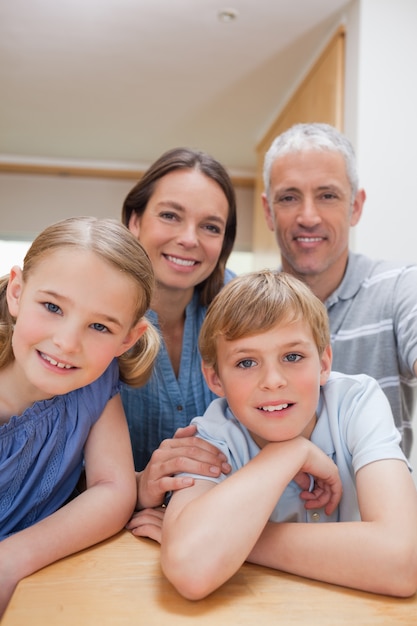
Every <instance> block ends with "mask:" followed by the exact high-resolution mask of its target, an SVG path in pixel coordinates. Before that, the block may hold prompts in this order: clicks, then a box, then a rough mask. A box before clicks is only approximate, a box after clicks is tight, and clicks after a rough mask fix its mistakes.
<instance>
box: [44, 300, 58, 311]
mask: <svg viewBox="0 0 417 626" xmlns="http://www.w3.org/2000/svg"><path fill="white" fill-rule="evenodd" d="M44 307H45V309H46V310H47V311H50V313H61V309H60V308H59V306H58V305H57V304H54V303H53V302H44Z"/></svg>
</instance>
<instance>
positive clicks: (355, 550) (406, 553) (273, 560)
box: [247, 460, 417, 597]
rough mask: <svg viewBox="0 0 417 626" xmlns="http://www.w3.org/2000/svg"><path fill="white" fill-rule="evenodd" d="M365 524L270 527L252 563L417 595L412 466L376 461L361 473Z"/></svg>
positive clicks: (385, 591) (390, 592)
mask: <svg viewBox="0 0 417 626" xmlns="http://www.w3.org/2000/svg"><path fill="white" fill-rule="evenodd" d="M356 479H357V492H358V500H359V506H360V512H361V518H362V521H358V522H343V521H341V522H335V523H323V524H320V523H319V524H307V523H305V524H303V523H298V524H274V523H271V522H270V523H268V524H267V525H266V527H265V529H264V531H263V532H262V534H261V536H260V537H259V540H258V541H257V543H256V545H255V546H254V548H253V550H252V551H251V554H250V555H249V556H248V559H247V560H248V561H251V562H254V563H257V564H261V565H265V566H268V567H273V568H276V569H281V570H283V571H287V572H290V573H292V574H298V575H300V576H304V577H307V578H312V579H316V580H321V581H324V582H329V583H334V584H338V585H343V586H346V587H352V588H356V589H362V590H365V591H370V592H374V593H381V594H387V595H394V596H403V597H406V596H410V595H413V594H414V593H415V592H416V590H417V492H416V489H415V486H414V484H413V481H412V478H411V476H410V473H409V470H408V468H407V465H406V464H405V463H404V462H403V461H400V460H383V461H376V462H374V463H370V464H368V465H365V466H364V467H363V468H362V469H360V470H359V472H358V473H357V477H356Z"/></svg>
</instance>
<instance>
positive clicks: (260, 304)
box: [199, 270, 330, 371]
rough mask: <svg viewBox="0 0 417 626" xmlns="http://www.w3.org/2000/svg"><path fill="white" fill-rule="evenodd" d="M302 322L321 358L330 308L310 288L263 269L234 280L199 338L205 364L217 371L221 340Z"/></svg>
mask: <svg viewBox="0 0 417 626" xmlns="http://www.w3.org/2000/svg"><path fill="white" fill-rule="evenodd" d="M299 320H302V321H304V322H306V323H307V324H308V325H309V327H310V328H311V332H312V335H313V338H314V341H315V343H316V346H317V350H318V352H319V355H320V356H321V355H322V354H323V352H324V350H325V348H326V347H327V346H328V345H329V344H330V330H329V321H328V316H327V311H326V307H325V306H324V305H323V303H322V302H321V301H320V300H319V299H318V298H317V297H316V296H315V295H314V294H313V292H312V291H311V290H310V288H309V287H307V285H305V284H304V283H302V282H301V281H300V280H298V278H294V276H290V275H289V274H286V273H284V272H273V271H270V270H262V271H260V272H251V273H249V274H244V275H241V276H238V277H237V278H234V279H233V280H231V281H230V282H229V283H227V285H225V287H223V289H222V290H221V291H220V293H219V294H218V295H217V296H216V297H215V298H214V300H213V302H212V303H211V305H210V306H209V308H208V311H207V315H206V317H205V320H204V322H203V325H202V327H201V331H200V337H199V348H200V352H201V356H202V359H203V361H204V362H205V363H206V364H207V365H209V366H211V367H214V369H215V370H216V371H217V339H218V338H219V337H223V338H224V339H225V340H226V341H233V340H235V339H240V338H242V337H246V336H251V335H256V334H259V333H263V332H265V331H267V330H270V329H271V328H272V327H273V326H275V325H276V324H277V323H281V322H282V323H283V324H288V323H291V322H296V321H299Z"/></svg>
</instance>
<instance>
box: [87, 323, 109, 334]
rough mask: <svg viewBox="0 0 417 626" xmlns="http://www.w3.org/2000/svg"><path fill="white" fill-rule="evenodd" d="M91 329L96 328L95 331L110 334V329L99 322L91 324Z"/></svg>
mask: <svg viewBox="0 0 417 626" xmlns="http://www.w3.org/2000/svg"><path fill="white" fill-rule="evenodd" d="M91 327H92V328H94V330H98V331H99V332H100V333H108V332H109V329H108V328H107V326H104V324H99V323H98V322H97V323H95V324H91Z"/></svg>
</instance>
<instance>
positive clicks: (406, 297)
mask: <svg viewBox="0 0 417 626" xmlns="http://www.w3.org/2000/svg"><path fill="white" fill-rule="evenodd" d="M325 304H326V307H327V310H328V313H329V318H330V328H331V342H332V348H333V365H332V369H334V370H336V371H340V372H344V373H346V374H360V373H364V374H368V375H369V376H373V377H374V378H376V380H377V381H378V382H379V384H380V386H381V387H382V389H383V391H384V392H385V394H386V396H387V397H388V400H389V402H390V404H391V408H392V412H393V414H394V419H395V423H396V425H397V428H398V429H399V431H400V432H401V435H402V447H403V450H404V452H405V454H406V455H407V456H409V455H410V450H411V444H412V429H411V418H412V416H413V413H414V412H415V410H416V400H417V379H416V378H415V375H414V370H413V366H414V363H415V361H416V360H417V266H416V265H405V264H400V263H394V262H389V261H376V260H372V259H369V258H367V257H366V256H363V255H359V254H353V253H350V254H349V260H348V265H347V269H346V272H345V275H344V277H343V280H342V282H341V284H340V285H339V287H338V288H337V289H336V290H335V291H334V292H333V293H332V294H331V295H330V297H329V298H328V299H327V300H326V302H325Z"/></svg>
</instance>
